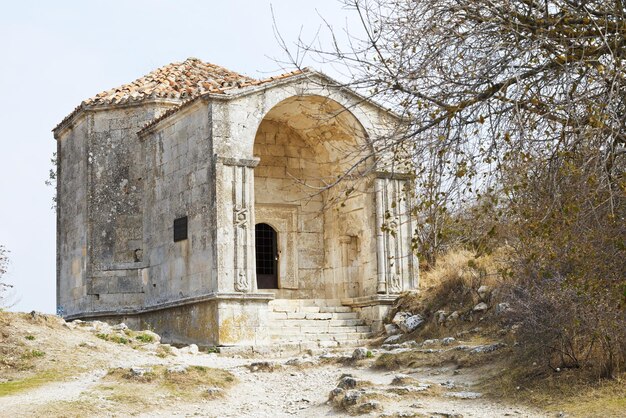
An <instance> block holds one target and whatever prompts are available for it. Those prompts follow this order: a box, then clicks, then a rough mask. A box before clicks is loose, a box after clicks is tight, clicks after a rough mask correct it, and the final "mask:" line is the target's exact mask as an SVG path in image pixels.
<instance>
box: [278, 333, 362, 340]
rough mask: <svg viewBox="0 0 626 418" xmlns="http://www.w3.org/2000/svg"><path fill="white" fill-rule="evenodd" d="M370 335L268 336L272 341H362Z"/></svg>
mask: <svg viewBox="0 0 626 418" xmlns="http://www.w3.org/2000/svg"><path fill="white" fill-rule="evenodd" d="M369 336H370V334H369V333H368V332H351V333H346V334H337V335H328V334H281V335H274V334H271V335H270V339H271V340H272V341H284V342H294V341H341V342H349V341H362V340H365V339H366V338H368V337H369Z"/></svg>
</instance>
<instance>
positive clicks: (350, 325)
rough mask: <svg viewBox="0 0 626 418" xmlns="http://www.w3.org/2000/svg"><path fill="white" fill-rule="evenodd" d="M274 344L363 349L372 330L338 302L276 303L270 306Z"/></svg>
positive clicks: (294, 301)
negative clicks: (358, 347) (360, 346)
mask: <svg viewBox="0 0 626 418" xmlns="http://www.w3.org/2000/svg"><path fill="white" fill-rule="evenodd" d="M268 315H269V317H268V319H269V321H268V326H269V335H270V339H271V343H272V344H278V345H293V346H296V345H297V346H299V347H298V348H299V349H301V350H306V349H313V348H333V347H351V346H358V345H364V344H366V343H367V341H365V340H366V339H367V338H369V337H370V336H371V333H372V330H371V328H370V326H369V325H366V324H365V321H363V320H362V319H360V318H359V316H358V314H357V313H356V312H353V311H352V309H351V308H350V307H347V306H341V303H340V301H339V300H329V299H275V300H273V301H271V302H270V303H269V314H268Z"/></svg>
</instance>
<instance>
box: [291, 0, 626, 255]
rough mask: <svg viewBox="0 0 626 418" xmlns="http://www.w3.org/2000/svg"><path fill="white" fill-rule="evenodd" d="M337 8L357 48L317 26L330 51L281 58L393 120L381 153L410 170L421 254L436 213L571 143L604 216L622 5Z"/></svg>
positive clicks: (611, 171) (614, 137) (475, 3)
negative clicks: (408, 160)
mask: <svg viewBox="0 0 626 418" xmlns="http://www.w3.org/2000/svg"><path fill="white" fill-rule="evenodd" d="M343 3H344V5H345V7H347V8H349V9H352V10H354V11H355V13H357V15H358V17H359V19H360V22H361V23H362V28H359V30H358V31H357V32H359V33H362V34H363V36H362V37H360V38H355V37H353V36H350V34H348V36H347V41H345V42H343V43H342V42H341V41H340V40H339V38H340V35H341V34H340V33H337V32H335V31H333V29H332V28H330V27H329V29H330V31H331V38H330V39H331V40H332V41H331V42H330V43H326V44H323V43H316V42H309V43H305V42H303V41H300V44H299V47H300V50H299V52H298V53H291V52H290V55H289V56H290V57H291V58H292V60H293V61H294V62H292V64H295V65H300V64H301V62H302V59H303V57H306V56H309V57H311V56H312V57H314V58H316V59H318V60H320V61H322V62H324V63H327V64H332V65H333V66H334V68H336V69H339V70H342V71H343V73H344V75H345V77H346V79H347V80H348V81H347V83H346V84H348V85H350V86H351V87H353V88H356V89H358V90H360V91H361V92H364V93H366V95H368V96H369V97H370V98H372V99H374V100H376V101H378V102H381V103H383V104H385V105H387V106H389V107H391V108H393V109H394V110H396V111H398V112H399V113H400V114H401V115H402V116H403V117H404V118H405V121H406V122H407V125H408V127H407V128H406V129H405V130H402V131H401V132H403V134H402V135H398V136H397V137H396V138H395V140H394V141H392V142H389V141H388V140H387V139H385V143H384V144H382V146H384V147H385V148H388V149H389V148H391V149H403V150H410V151H411V152H410V153H409V154H410V155H412V156H413V158H414V162H415V163H416V165H417V170H416V173H417V180H418V194H419V196H420V198H421V203H422V205H421V208H420V215H421V220H422V228H420V230H419V231H418V235H417V239H418V241H419V244H420V245H419V246H420V249H421V251H422V252H424V253H425V254H427V255H428V256H429V257H433V253H436V252H437V251H439V249H440V246H441V244H440V242H439V240H440V239H441V237H442V233H443V229H442V228H443V227H444V225H445V224H446V221H445V219H446V217H447V216H448V215H447V214H446V212H448V211H451V210H454V209H456V208H458V204H459V203H464V202H466V201H467V200H468V199H470V198H471V197H472V196H473V197H476V195H478V196H480V195H481V194H484V193H489V194H491V193H493V191H494V190H495V189H496V188H498V187H500V188H502V187H503V185H502V182H501V181H498V180H502V176H505V173H504V171H505V170H507V169H509V168H510V167H509V166H510V165H511V164H513V165H517V163H519V162H520V161H522V162H524V161H530V160H532V161H540V162H541V163H542V164H544V165H546V164H555V163H556V164H559V163H562V162H564V160H563V156H564V155H567V153H568V152H570V151H573V150H577V149H578V148H579V147H580V146H581V145H583V144H585V145H588V146H590V147H591V148H593V149H595V150H598V151H599V153H598V155H597V158H594V159H593V161H592V162H593V164H595V165H596V166H597V167H596V170H597V173H598V174H599V175H600V176H601V178H600V179H598V180H599V187H604V188H607V189H608V190H610V191H611V196H610V198H611V202H610V204H611V205H612V207H613V208H614V209H615V207H616V206H617V204H616V202H614V200H615V199H616V193H619V192H620V191H621V190H620V187H621V186H620V182H621V181H623V180H622V178H621V177H620V173H621V172H622V171H621V170H622V169H623V156H624V153H625V152H626V150H625V148H624V143H625V130H624V123H625V122H624V117H623V114H624V98H625V92H626V90H625V88H624V72H623V63H624V54H625V48H624V46H625V45H624V43H625V42H626V29H625V26H624V25H625V19H624V17H625V9H624V5H623V3H622V1H621V0H609V1H605V0H595V1H594V0H592V1H572V0H547V1H541V2H538V1H533V0H506V1H505V0H344V1H343ZM287 49H288V48H287ZM379 148H380V147H379ZM510 179H511V178H510V177H508V180H510ZM522 180H523V179H520V183H523V181H522ZM517 187H519V184H508V185H507V189H506V190H504V192H505V193H504V194H503V195H501V197H510V196H509V193H508V192H514V191H515V190H516V189H517ZM500 191H502V190H500ZM513 194H514V193H513ZM614 215H617V214H614Z"/></svg>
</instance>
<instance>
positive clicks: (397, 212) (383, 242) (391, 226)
mask: <svg viewBox="0 0 626 418" xmlns="http://www.w3.org/2000/svg"><path fill="white" fill-rule="evenodd" d="M407 181H408V180H407V179H404V178H390V177H386V178H377V179H376V180H375V194H376V228H377V236H376V241H377V242H376V243H377V254H376V260H377V266H378V279H377V292H378V293H389V294H393V293H400V292H402V291H404V290H408V289H414V288H416V287H417V262H416V259H415V256H414V255H413V251H412V248H411V239H412V233H413V231H412V224H413V222H412V219H411V213H410V210H411V205H410V202H409V201H408V198H407V195H406V193H405V192H404V190H403V187H404V186H405V185H406V184H407V183H406V182H407Z"/></svg>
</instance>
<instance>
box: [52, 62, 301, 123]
mask: <svg viewBox="0 0 626 418" xmlns="http://www.w3.org/2000/svg"><path fill="white" fill-rule="evenodd" d="M301 73H302V71H293V72H290V73H286V74H281V75H278V76H274V77H269V78H266V79H262V80H257V79H254V78H251V77H248V76H245V75H242V74H239V73H236V72H234V71H230V70H228V69H226V68H224V67H220V66H218V65H214V64H210V63H206V62H204V61H202V60H200V59H198V58H187V59H186V60H185V61H183V62H174V63H171V64H168V65H165V66H163V67H161V68H158V69H156V70H154V71H152V72H150V73H149V74H146V75H145V76H143V77H140V78H138V79H137V80H135V81H133V82H131V83H128V84H124V85H122V86H120V87H116V88H113V89H109V90H106V91H103V92H102V93H99V94H97V95H95V96H94V97H91V98H89V99H87V100H84V101H83V102H82V103H81V104H80V105H79V106H78V107H76V108H75V109H74V111H72V113H70V114H69V115H68V116H66V117H65V118H64V119H63V120H62V121H61V122H60V123H59V124H58V125H57V126H56V127H55V128H54V131H56V130H57V129H59V128H60V127H61V126H63V125H64V124H65V123H66V122H67V121H69V120H70V119H71V118H72V117H73V116H75V115H76V114H78V113H79V112H80V111H81V110H83V109H86V108H90V107H93V106H103V105H123V104H131V103H138V102H142V101H146V100H155V99H161V100H167V101H169V102H170V103H173V104H174V105H176V104H177V103H178V104H179V105H178V106H175V107H173V108H171V109H169V110H168V111H166V113H165V114H164V115H162V116H161V117H159V118H157V119H156V120H154V121H153V122H151V123H149V124H148V125H153V124H154V123H156V122H157V121H158V120H161V119H163V118H165V117H166V116H168V115H170V114H172V113H175V112H176V111H177V110H178V109H179V108H180V107H182V105H184V104H187V103H189V102H190V101H192V100H193V99H195V98H198V97H200V96H201V95H203V94H206V93H213V94H225V92H226V91H227V90H232V89H237V88H242V87H250V86H257V85H260V84H265V83H269V82H272V81H275V80H280V79H283V78H288V77H291V76H294V75H297V74H301Z"/></svg>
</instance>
